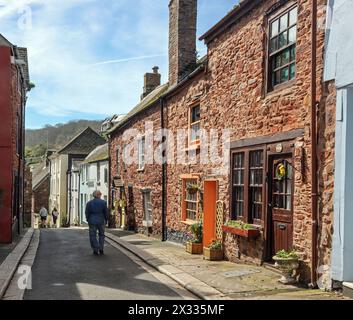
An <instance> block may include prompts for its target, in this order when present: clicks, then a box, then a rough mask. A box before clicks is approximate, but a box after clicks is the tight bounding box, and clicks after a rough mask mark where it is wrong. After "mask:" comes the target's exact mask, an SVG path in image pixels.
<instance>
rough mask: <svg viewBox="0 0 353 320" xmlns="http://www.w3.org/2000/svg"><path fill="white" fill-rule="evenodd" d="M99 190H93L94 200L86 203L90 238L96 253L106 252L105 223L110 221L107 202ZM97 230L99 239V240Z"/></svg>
mask: <svg viewBox="0 0 353 320" xmlns="http://www.w3.org/2000/svg"><path fill="white" fill-rule="evenodd" d="M101 197H102V193H101V192H100V191H99V190H96V191H94V192H93V198H94V199H93V200H91V201H89V202H88V203H87V205H86V219H87V222H88V226H89V238H90V242H91V247H92V250H93V254H94V255H99V254H101V255H103V254H104V240H105V234H104V232H105V225H106V224H107V222H108V218H109V216H108V208H107V203H106V202H105V201H104V200H101ZM97 232H98V235H99V241H97Z"/></svg>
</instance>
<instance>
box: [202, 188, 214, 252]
mask: <svg viewBox="0 0 353 320" xmlns="http://www.w3.org/2000/svg"><path fill="white" fill-rule="evenodd" d="M217 200H218V199H217V181H205V183H204V212H203V245H204V246H205V247H207V246H208V245H210V244H211V243H212V241H213V240H216V203H217Z"/></svg>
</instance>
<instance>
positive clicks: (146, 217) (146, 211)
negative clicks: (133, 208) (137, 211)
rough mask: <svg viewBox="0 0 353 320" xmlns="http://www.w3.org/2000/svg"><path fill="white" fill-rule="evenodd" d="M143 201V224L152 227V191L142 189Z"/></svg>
mask: <svg viewBox="0 0 353 320" xmlns="http://www.w3.org/2000/svg"><path fill="white" fill-rule="evenodd" d="M142 202H143V226H144V227H152V225H153V206H152V192H151V191H147V190H146V191H142Z"/></svg>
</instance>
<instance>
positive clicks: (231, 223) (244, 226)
mask: <svg viewBox="0 0 353 320" xmlns="http://www.w3.org/2000/svg"><path fill="white" fill-rule="evenodd" d="M226 226H229V227H234V228H239V229H242V230H255V229H256V227H254V226H253V225H252V224H248V223H244V222H243V221H235V220H229V221H228V222H227V223H226Z"/></svg>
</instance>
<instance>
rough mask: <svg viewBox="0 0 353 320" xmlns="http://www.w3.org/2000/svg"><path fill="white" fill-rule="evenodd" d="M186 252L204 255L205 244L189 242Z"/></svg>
mask: <svg viewBox="0 0 353 320" xmlns="http://www.w3.org/2000/svg"><path fill="white" fill-rule="evenodd" d="M186 252H189V253H191V254H202V252H203V244H202V243H195V242H191V241H188V242H186Z"/></svg>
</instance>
